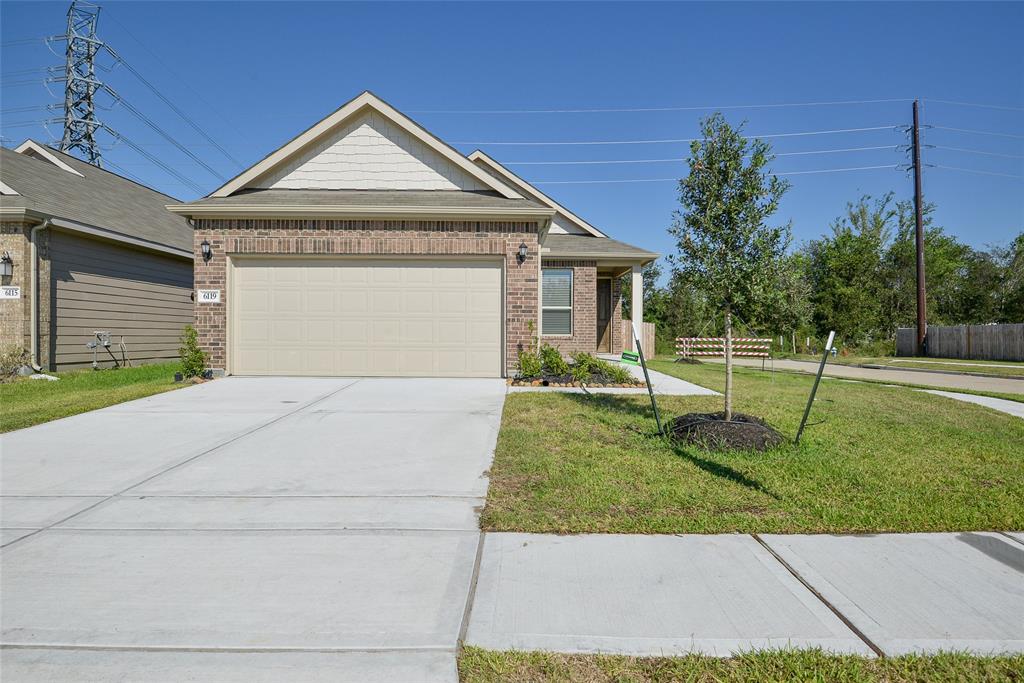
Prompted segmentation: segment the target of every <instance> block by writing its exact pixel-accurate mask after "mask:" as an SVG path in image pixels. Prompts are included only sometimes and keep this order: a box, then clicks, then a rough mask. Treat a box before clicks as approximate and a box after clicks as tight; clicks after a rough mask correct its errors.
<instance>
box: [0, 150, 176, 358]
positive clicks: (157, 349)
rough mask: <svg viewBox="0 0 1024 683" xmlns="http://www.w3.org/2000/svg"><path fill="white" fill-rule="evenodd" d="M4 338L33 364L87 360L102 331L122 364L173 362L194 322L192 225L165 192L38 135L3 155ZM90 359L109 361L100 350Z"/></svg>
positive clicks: (0, 306)
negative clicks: (78, 156) (172, 210)
mask: <svg viewBox="0 0 1024 683" xmlns="http://www.w3.org/2000/svg"><path fill="white" fill-rule="evenodd" d="M0 155H2V156H0V181H2V182H0V252H2V253H0V256H2V257H3V259H4V260H5V261H6V262H7V265H6V267H5V270H10V271H11V273H10V275H7V276H5V277H3V282H2V285H3V290H2V291H3V297H4V298H3V299H0V343H2V344H3V345H5V346H8V345H12V344H13V345H17V346H20V347H23V348H25V349H26V350H29V352H30V355H31V360H32V364H33V365H34V366H35V367H36V368H42V369H45V370H66V369H70V368H76V367H87V366H89V365H91V364H92V360H93V352H92V351H91V350H90V349H89V348H87V347H86V344H87V343H89V342H90V341H94V340H95V339H96V332H109V333H110V335H111V337H110V339H111V342H112V347H111V349H110V350H111V351H112V352H114V354H115V355H116V356H117V358H118V359H121V358H122V352H121V350H120V349H119V348H118V346H119V343H120V342H121V340H122V338H123V340H124V345H125V349H126V351H127V357H128V358H129V359H130V360H131V362H132V363H135V364H139V363H149V362H157V361H164V360H169V359H172V358H175V357H177V355H178V346H179V338H180V336H181V332H182V330H183V329H184V327H185V326H186V325H188V324H189V323H191V322H192V314H193V306H192V301H191V298H192V228H191V226H190V225H189V224H188V221H187V220H185V219H184V218H182V217H180V216H176V215H174V214H172V213H170V212H169V211H167V209H166V206H167V204H168V202H171V201H175V200H174V199H173V198H171V197H168V196H167V195H164V194H161V193H159V192H156V191H154V190H151V189H149V188H148V187H144V186H142V185H139V184H137V183H134V182H132V181H130V180H127V179H125V178H122V177H121V176H119V175H116V174H114V173H111V172H110V171H105V170H103V169H101V168H97V167H95V166H92V165H90V164H87V163H85V162H84V161H81V160H80V159H76V158H75V157H72V156H69V155H67V154H63V153H61V152H58V151H55V150H53V149H50V148H49V147H46V146H44V145H41V144H39V143H36V142H33V141H31V140H29V141H26V142H25V143H23V144H22V145H21V146H19V147H18V148H17V149H15V150H10V149H6V148H4V149H2V150H0ZM98 351H99V353H98V354H97V359H98V360H99V361H100V363H101V364H102V366H103V367H109V366H111V365H113V361H112V359H111V357H110V355H109V354H108V352H107V351H106V350H105V349H104V348H103V347H100V348H99V349H98Z"/></svg>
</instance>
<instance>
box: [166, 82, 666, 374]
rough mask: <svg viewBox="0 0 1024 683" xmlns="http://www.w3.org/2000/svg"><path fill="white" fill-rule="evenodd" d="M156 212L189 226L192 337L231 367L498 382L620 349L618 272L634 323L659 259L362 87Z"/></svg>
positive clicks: (215, 364) (220, 367) (217, 366)
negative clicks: (223, 179) (629, 292)
mask: <svg viewBox="0 0 1024 683" xmlns="http://www.w3.org/2000/svg"><path fill="white" fill-rule="evenodd" d="M168 209H169V210H170V211H172V212H174V213H176V214H179V215H181V216H187V217H189V218H190V219H191V220H192V222H193V224H194V226H195V237H194V239H195V242H194V250H195V258H196V267H195V282H196V290H197V296H196V304H195V311H196V316H195V317H196V327H197V329H198V332H199V338H200V343H201V345H202V346H203V348H204V349H205V350H206V352H207V353H208V354H209V357H210V365H211V367H212V368H213V369H214V370H215V371H218V372H220V371H222V372H226V373H228V374H237V375H348V376H470V377H501V376H506V375H510V374H512V373H514V372H515V369H516V364H517V359H518V353H519V352H520V351H521V350H523V349H530V348H535V347H536V344H537V343H538V340H539V341H540V342H546V343H550V344H552V345H554V346H556V347H558V348H559V349H561V350H563V351H564V352H566V353H569V352H572V351H588V352H610V353H618V352H620V351H621V350H622V348H623V345H624V339H623V336H624V335H623V325H622V323H621V317H622V316H621V293H620V290H619V281H620V278H621V277H622V276H624V275H625V274H631V277H632V283H633V292H634V293H635V296H634V299H633V311H636V312H637V314H638V315H639V316H642V308H643V303H642V300H641V299H642V297H641V292H642V290H643V287H642V281H641V268H642V267H643V265H644V264H646V263H649V262H650V261H652V260H654V259H655V258H657V256H658V255H657V254H655V253H652V252H650V251H647V250H644V249H640V248H637V247H633V246H630V245H628V244H624V243H622V242H618V241H616V240H613V239H611V238H609V237H608V236H607V235H606V234H604V232H602V231H601V230H599V229H597V228H595V227H594V226H592V225H590V224H589V223H588V222H586V221H585V220H583V219H582V218H580V217H579V216H577V215H576V214H574V213H573V212H571V211H569V210H568V209H566V208H565V207H563V206H561V205H560V204H558V203H557V202H555V201H554V200H552V199H551V198H550V197H547V196H546V195H544V194H543V193H542V192H540V191H539V190H537V189H536V188H534V187H532V186H530V184H529V183H527V182H525V181H524V180H522V179H521V178H519V177H517V176H516V175H514V174H513V173H511V172H510V171H508V170H507V169H505V168H504V167H502V166H501V165H500V164H499V163H497V162H496V161H494V160H493V159H491V158H490V157H488V156H487V155H486V154H484V153H482V152H475V153H473V154H471V155H469V156H468V157H466V156H464V155H462V154H460V153H459V152H458V151H456V150H455V149H453V148H452V147H450V146H449V145H447V144H446V143H444V142H443V141H442V140H440V139H438V138H437V137H435V136H434V135H432V134H431V133H429V132H428V131H426V130H425V129H423V128H422V127H420V126H419V125H418V124H416V123H415V122H413V121H412V120H410V119H409V118H408V117H407V116H405V115H404V114H402V113H401V112H399V111H397V110H395V109H394V108H393V107H391V106H390V105H388V104H387V103H386V102H384V101H382V100H381V99H380V98H378V97H376V96H375V95H373V94H372V93H369V92H365V93H363V94H362V95H359V96H358V97H356V98H355V99H353V100H351V101H350V102H348V103H347V104H345V105H343V106H342V107H341V108H340V109H338V110H337V111H335V112H334V113H332V114H331V115H330V116H328V117H326V118H325V119H323V120H321V121H320V122H318V123H316V124H315V125H313V126H312V127H311V128H309V129H307V130H306V131H305V132H303V133H302V134H300V135H299V136H297V137H296V138H294V139H292V140H291V141H290V142H288V143H287V144H285V145H284V146H283V147H281V148H280V149H277V150H276V151H274V152H272V153H271V154H269V155H268V156H266V157H265V158H264V159H263V160H262V161H260V162H259V163H257V164H255V165H254V166H252V167H251V168H249V169H248V170H246V171H244V172H242V173H241V174H240V175H238V176H237V177H235V178H233V179H232V180H230V181H229V182H228V183H226V184H225V185H224V186H223V187H221V188H219V189H218V190H216V191H215V192H213V193H211V194H210V195H208V196H207V197H205V198H203V199H200V200H198V201H194V202H190V203H185V204H174V205H170V206H168ZM641 319H642V317H641Z"/></svg>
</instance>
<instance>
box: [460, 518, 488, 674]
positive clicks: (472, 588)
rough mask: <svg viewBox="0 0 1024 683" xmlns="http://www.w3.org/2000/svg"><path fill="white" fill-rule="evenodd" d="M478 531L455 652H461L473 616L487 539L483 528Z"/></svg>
mask: <svg viewBox="0 0 1024 683" xmlns="http://www.w3.org/2000/svg"><path fill="white" fill-rule="evenodd" d="M478 533H479V534H480V537H479V539H478V540H477V544H476V557H475V558H474V559H473V573H472V574H471V575H470V578H469V590H468V591H467V593H466V607H465V609H464V610H463V612H462V623H461V624H460V625H459V637H458V640H457V641H456V645H455V651H456V654H461V652H462V647H463V645H464V644H465V642H466V633H467V632H468V631H469V620H470V619H471V618H472V616H473V601H474V600H475V599H476V587H477V584H478V583H479V582H480V564H481V562H482V561H483V557H484V542H485V541H486V539H487V534H486V532H484V531H483V530H480V531H479V532H478Z"/></svg>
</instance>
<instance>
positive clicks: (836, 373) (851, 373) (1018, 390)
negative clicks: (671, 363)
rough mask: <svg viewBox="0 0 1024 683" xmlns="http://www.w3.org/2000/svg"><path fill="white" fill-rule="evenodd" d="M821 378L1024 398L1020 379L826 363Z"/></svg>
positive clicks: (796, 364)
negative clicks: (980, 392) (960, 390)
mask: <svg viewBox="0 0 1024 683" xmlns="http://www.w3.org/2000/svg"><path fill="white" fill-rule="evenodd" d="M705 362H708V363H725V360H721V359H717V358H715V359H708V360H707V361H705ZM733 362H734V363H736V364H737V365H743V366H746V367H756V368H760V367H761V361H760V360H758V359H754V358H734V359H733ZM772 364H773V362H771V361H769V363H768V364H767V368H766V370H770V369H771V367H772ZM818 365H819V364H818V363H814V362H811V361H804V360H785V359H779V360H776V361H774V366H775V369H776V370H787V371H790V372H804V373H810V374H814V373H816V372H818ZM825 374H826V375H828V376H830V377H844V378H846V379H867V380H872V381H875V382H900V383H902V384H916V385H918V386H927V387H937V388H940V389H952V390H954V391H955V390H957V389H971V390H974V391H991V392H993V393H998V394H1024V378H1021V377H1018V378H1014V377H979V376H977V375H954V374H950V373H948V372H928V371H921V370H909V369H901V368H881V367H879V368H863V367H858V366H856V365H838V364H835V363H829V364H827V365H826V366H825Z"/></svg>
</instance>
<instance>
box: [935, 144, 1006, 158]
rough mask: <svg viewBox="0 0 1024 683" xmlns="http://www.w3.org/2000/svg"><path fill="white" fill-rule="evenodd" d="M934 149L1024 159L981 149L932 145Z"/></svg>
mask: <svg viewBox="0 0 1024 683" xmlns="http://www.w3.org/2000/svg"><path fill="white" fill-rule="evenodd" d="M931 147H932V149H945V150H949V151H950V152H965V153H967V154H984V155H985V156H990V157H1004V158H1006V159H1024V155H1021V154H1001V153H999V152H983V151H981V150H980V149H964V148H962V147H943V146H942V145H931Z"/></svg>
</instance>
